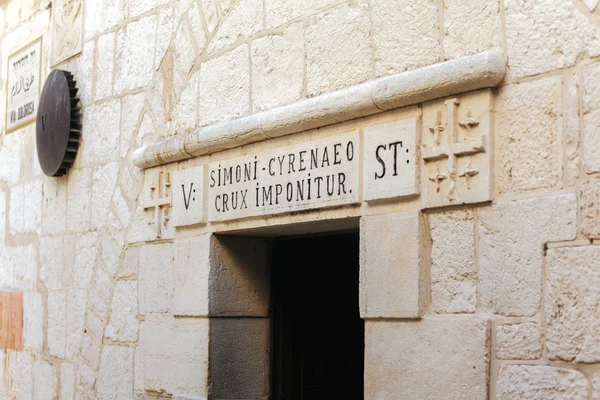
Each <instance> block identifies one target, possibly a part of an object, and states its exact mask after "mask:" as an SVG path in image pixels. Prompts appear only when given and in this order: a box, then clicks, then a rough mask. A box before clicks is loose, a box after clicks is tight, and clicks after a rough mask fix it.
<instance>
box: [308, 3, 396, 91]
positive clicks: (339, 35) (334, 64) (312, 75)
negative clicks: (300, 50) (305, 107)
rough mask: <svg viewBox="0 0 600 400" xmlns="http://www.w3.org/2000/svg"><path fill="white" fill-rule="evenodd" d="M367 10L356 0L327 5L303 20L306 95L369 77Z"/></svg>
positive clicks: (369, 52) (338, 87)
mask: <svg viewBox="0 0 600 400" xmlns="http://www.w3.org/2000/svg"><path fill="white" fill-rule="evenodd" d="M367 10H368V4H367V3H366V1H363V0H360V1H357V2H355V3H354V4H342V5H340V6H337V7H334V8H331V9H329V10H327V11H324V12H323V13H321V14H318V15H316V16H314V17H313V18H312V19H310V20H309V21H308V22H307V23H306V26H305V48H306V85H307V87H306V90H307V94H308V95H309V96H315V95H318V94H321V93H324V92H330V91H333V90H336V89H341V88H343V87H346V86H351V85H353V84H357V83H360V82H364V81H366V80H367V79H369V78H370V77H371V69H372V62H371V47H370V32H369V27H370V24H369V17H368V11H367ZM396 45H397V44H396Z"/></svg>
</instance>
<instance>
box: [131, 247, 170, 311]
mask: <svg viewBox="0 0 600 400" xmlns="http://www.w3.org/2000/svg"><path fill="white" fill-rule="evenodd" d="M173 258H174V249H173V245H172V244H171V243H163V244H155V245H145V246H142V247H141V249H140V278H139V287H138V293H139V305H140V314H141V315H145V314H147V313H164V312H169V311H170V310H171V308H172V304H173V280H174V279H173Z"/></svg>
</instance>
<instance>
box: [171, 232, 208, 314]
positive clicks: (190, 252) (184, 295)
mask: <svg viewBox="0 0 600 400" xmlns="http://www.w3.org/2000/svg"><path fill="white" fill-rule="evenodd" d="M210 240H211V239H210V235H203V236H199V237H196V238H194V239H180V240H177V242H176V245H175V246H176V253H175V262H174V269H175V282H174V293H173V312H174V313H175V314H176V315H194V316H200V315H201V316H206V315H208V293H209V290H208V276H209V272H210V258H209V256H210Z"/></svg>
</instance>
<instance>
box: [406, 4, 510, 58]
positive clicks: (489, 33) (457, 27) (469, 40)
mask: <svg viewBox="0 0 600 400" xmlns="http://www.w3.org/2000/svg"><path fill="white" fill-rule="evenodd" d="M444 7H445V9H444V57H445V58H446V59H449V58H455V57H460V56H465V55H468V54H475V53H479V52H481V51H484V50H490V49H493V50H502V20H501V17H500V1H499V0H492V1H485V2H481V1H480V0H467V1H464V0H445V1H444ZM413 18H414V17H413Z"/></svg>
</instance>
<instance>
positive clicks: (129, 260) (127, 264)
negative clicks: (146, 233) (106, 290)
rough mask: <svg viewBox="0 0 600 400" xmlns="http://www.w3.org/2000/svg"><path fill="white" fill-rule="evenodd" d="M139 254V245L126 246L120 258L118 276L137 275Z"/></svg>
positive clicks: (128, 276)
mask: <svg viewBox="0 0 600 400" xmlns="http://www.w3.org/2000/svg"><path fill="white" fill-rule="evenodd" d="M139 256H140V248H139V247H128V248H127V249H126V250H125V255H124V256H123V259H122V260H121V267H120V268H119V274H118V277H119V278H132V277H136V276H137V273H138V265H139Z"/></svg>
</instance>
